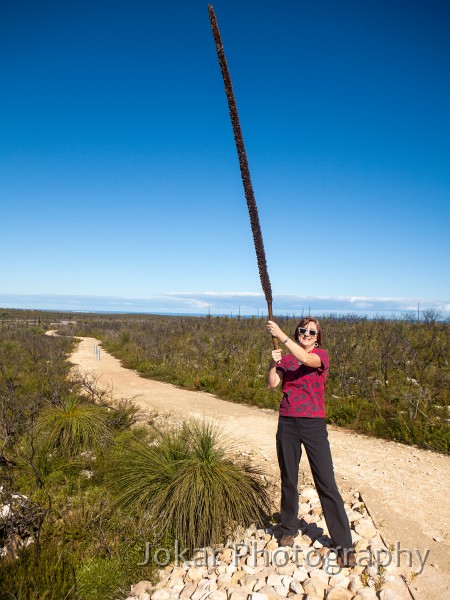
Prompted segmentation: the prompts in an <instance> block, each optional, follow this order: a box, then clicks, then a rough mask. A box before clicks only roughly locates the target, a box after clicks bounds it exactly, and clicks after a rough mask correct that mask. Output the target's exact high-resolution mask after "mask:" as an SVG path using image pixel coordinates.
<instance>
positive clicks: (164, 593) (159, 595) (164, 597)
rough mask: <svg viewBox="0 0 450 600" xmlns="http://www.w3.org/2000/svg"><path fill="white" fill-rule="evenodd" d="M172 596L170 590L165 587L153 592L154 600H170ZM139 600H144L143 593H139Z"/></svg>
mask: <svg viewBox="0 0 450 600" xmlns="http://www.w3.org/2000/svg"><path fill="white" fill-rule="evenodd" d="M169 598H170V590H169V589H168V588H163V589H162V590H156V592H153V594H152V600H169ZM139 600H144V598H141V594H139Z"/></svg>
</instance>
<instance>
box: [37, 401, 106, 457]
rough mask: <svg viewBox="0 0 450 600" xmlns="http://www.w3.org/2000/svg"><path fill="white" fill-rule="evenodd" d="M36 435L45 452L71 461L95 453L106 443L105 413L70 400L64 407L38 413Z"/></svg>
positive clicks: (88, 405) (91, 406) (96, 407)
mask: <svg viewBox="0 0 450 600" xmlns="http://www.w3.org/2000/svg"><path fill="white" fill-rule="evenodd" d="M37 431H38V438H39V441H40V443H41V444H42V447H43V448H45V450H46V451H48V452H51V453H52V452H53V453H56V454H60V455H62V456H65V457H67V458H73V457H76V456H77V455H79V454H80V453H81V452H83V451H84V450H93V451H95V450H96V449H99V448H101V447H102V446H104V445H105V444H106V443H107V440H108V438H109V436H110V429H109V428H108V412H107V409H106V408H105V407H103V406H98V405H96V404H93V403H88V402H84V401H82V400H80V399H79V398H77V397H69V398H68V399H67V400H66V402H65V403H64V405H62V406H51V407H48V408H46V409H44V410H43V411H42V412H41V414H40V416H39V420H38V425H37Z"/></svg>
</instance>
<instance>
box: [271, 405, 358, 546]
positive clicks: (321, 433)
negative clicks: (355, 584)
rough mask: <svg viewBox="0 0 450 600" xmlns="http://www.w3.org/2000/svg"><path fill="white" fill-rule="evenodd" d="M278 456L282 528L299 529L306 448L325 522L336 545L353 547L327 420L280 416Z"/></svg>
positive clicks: (286, 532)
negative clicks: (300, 477)
mask: <svg viewBox="0 0 450 600" xmlns="http://www.w3.org/2000/svg"><path fill="white" fill-rule="evenodd" d="M276 440H277V455H278V463H279V465H280V472H281V529H282V532H283V535H294V536H295V535H297V532H298V487H297V486H298V471H299V466H300V458H301V455H302V445H303V446H304V447H305V450H306V454H307V456H308V460H309V464H310V466H311V471H312V474H313V477H314V483H315V486H316V489H317V493H318V495H319V498H320V503H321V505H322V510H323V514H324V517H325V522H326V524H327V527H328V531H329V532H330V536H331V540H332V543H333V546H334V547H340V548H348V549H350V548H352V547H353V544H352V537H351V533H350V525H349V522H348V518H347V514H346V512H345V508H344V502H343V500H342V498H341V495H340V493H339V490H338V488H337V485H336V481H335V479H334V470H333V461H332V458H331V451H330V444H329V442H328V432H327V428H326V423H325V419H316V418H306V417H281V416H280V417H279V420H278V431H277V438H276Z"/></svg>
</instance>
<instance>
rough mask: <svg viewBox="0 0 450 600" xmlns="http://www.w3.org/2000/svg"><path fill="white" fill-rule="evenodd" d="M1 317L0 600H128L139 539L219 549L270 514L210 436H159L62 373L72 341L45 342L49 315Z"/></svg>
mask: <svg viewBox="0 0 450 600" xmlns="http://www.w3.org/2000/svg"><path fill="white" fill-rule="evenodd" d="M5 314H6V315H7V318H3V320H2V321H1V324H0V469H1V472H0V485H1V489H0V550H1V557H0V598H14V599H16V600H25V599H26V600H44V598H45V600H61V599H63V598H67V599H77V600H91V599H92V600H94V599H95V600H99V599H105V600H106V599H110V598H111V599H118V598H121V597H125V596H126V595H127V591H129V587H130V584H131V583H136V582H137V581H140V580H142V579H153V578H154V577H155V572H156V570H155V565H154V564H153V563H152V557H150V561H149V562H148V564H146V565H142V564H139V563H142V562H144V550H145V547H146V544H150V545H151V546H152V547H157V546H158V547H163V548H168V549H169V550H170V549H171V548H174V540H175V539H176V538H177V539H178V540H180V542H181V543H185V544H186V546H187V547H188V548H190V549H191V550H192V549H193V548H195V547H200V546H201V545H204V544H217V543H220V542H222V541H224V539H225V537H226V535H227V533H230V531H231V530H232V529H233V528H234V527H235V526H236V525H241V526H247V525H249V524H250V523H251V522H254V521H257V520H259V519H261V518H262V516H263V515H264V514H266V513H267V511H268V510H269V502H268V497H267V493H266V490H265V487H264V485H263V482H262V479H261V477H260V473H259V472H258V471H257V470H255V469H254V468H252V467H251V466H250V465H249V464H247V463H245V462H242V461H238V460H237V459H235V457H234V456H233V455H232V454H231V453H230V452H229V450H228V448H227V444H226V443H225V441H223V440H221V439H220V435H219V433H218V432H217V431H215V430H214V429H213V428H211V427H209V426H208V425H207V424H205V423H201V422H200V423H194V422H186V423H183V424H181V425H180V426H179V428H178V429H176V430H173V429H172V430H170V429H163V430H160V429H156V428H155V427H152V426H151V424H150V423H145V422H144V421H142V419H141V420H139V421H138V414H137V410H136V408H135V407H133V405H132V404H129V403H127V402H125V401H120V399H119V402H117V403H116V404H115V405H114V406H112V405H108V404H107V402H106V401H105V397H104V396H103V395H102V394H101V393H98V394H96V393H95V390H93V389H92V387H91V385H90V383H89V382H88V381H87V380H86V379H85V378H83V377H73V376H72V377H70V378H69V377H68V375H69V365H68V363H67V357H68V355H69V353H70V351H71V350H72V348H73V345H74V342H73V340H72V338H70V337H48V336H45V335H44V331H45V329H47V328H50V321H49V318H50V315H48V314H42V315H37V314H31V315H30V314H28V313H26V314H25V315H24V314H22V313H19V312H14V313H11V311H9V312H5V313H4V314H3V317H5ZM0 316H1V315H0ZM51 318H52V319H54V316H52V317H51ZM187 490H189V493H187ZM242 490H245V491H246V493H244V494H242V493H241V492H242ZM199 514H201V515H203V518H202V519H199V518H198V517H199Z"/></svg>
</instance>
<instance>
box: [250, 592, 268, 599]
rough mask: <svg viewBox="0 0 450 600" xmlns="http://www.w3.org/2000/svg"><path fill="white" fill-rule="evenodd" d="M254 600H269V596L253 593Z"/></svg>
mask: <svg viewBox="0 0 450 600" xmlns="http://www.w3.org/2000/svg"><path fill="white" fill-rule="evenodd" d="M252 600H269V596H266V594H258V592H253V594H252Z"/></svg>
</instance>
